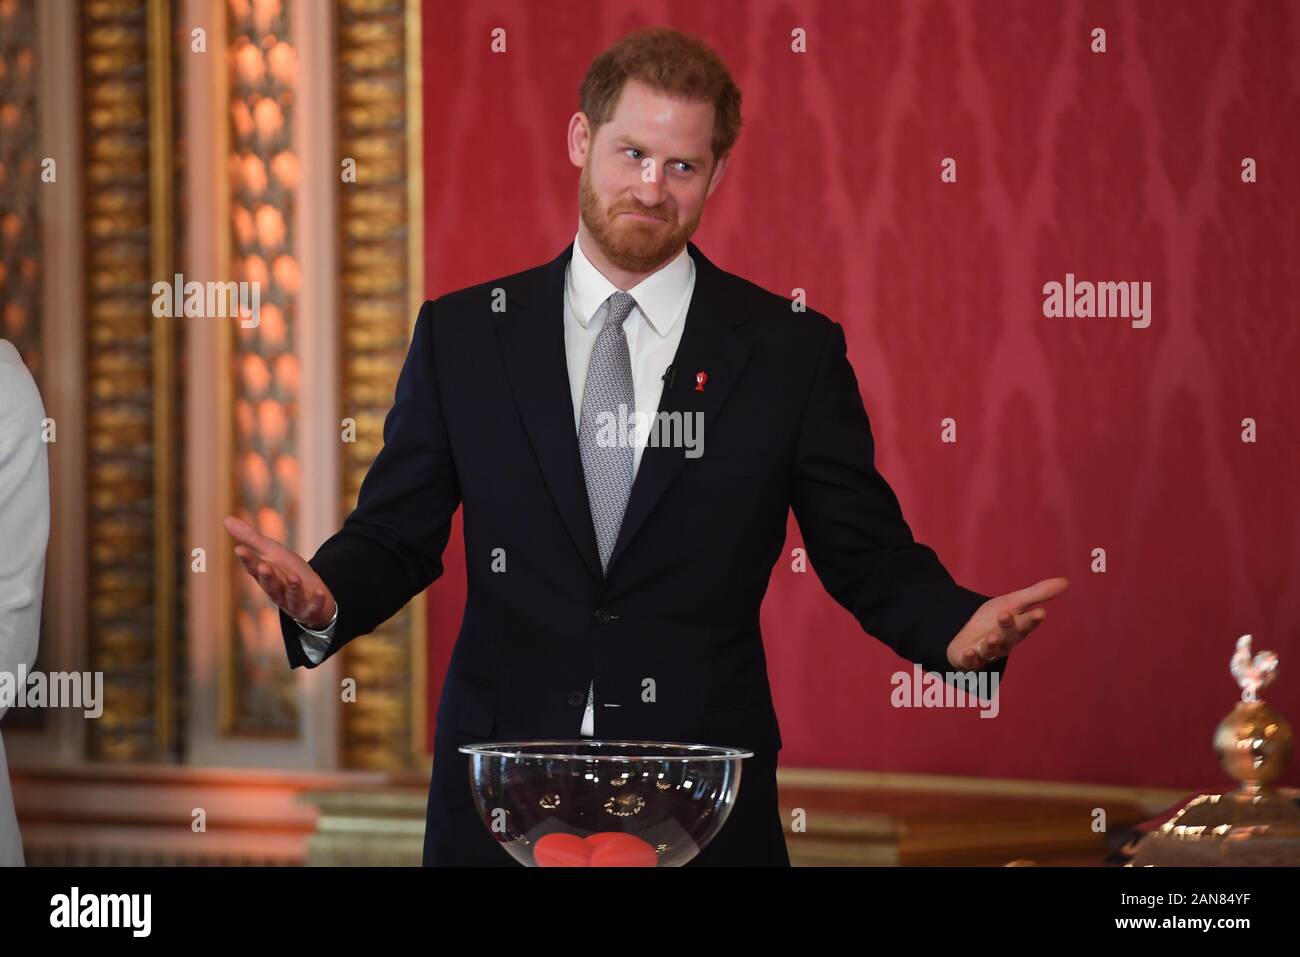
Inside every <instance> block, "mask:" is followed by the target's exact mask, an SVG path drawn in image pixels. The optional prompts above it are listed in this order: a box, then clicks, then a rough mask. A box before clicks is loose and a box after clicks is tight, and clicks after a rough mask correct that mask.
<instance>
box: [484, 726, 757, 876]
mask: <svg viewBox="0 0 1300 957" xmlns="http://www.w3.org/2000/svg"><path fill="white" fill-rule="evenodd" d="M460 751H461V752H462V753H464V754H468V755H469V785H470V789H471V790H472V791H473V794H474V803H475V805H476V806H477V808H478V812H479V816H480V818H482V820H483V823H484V824H485V825H486V826H487V828H488V830H489V832H490V833H491V834H492V836H493V837H494V838H495V839H496V840H497V841H498V842H499V843H500V844H501V846H502V847H503V848H504V849H505V850H506V851H507V852H509V854H510V856H511V857H513V858H514V859H515V860H517V861H519V862H520V863H521V864H525V865H527V866H529V867H636V866H640V867H678V866H681V865H682V864H685V863H686V862H687V861H689V860H691V858H693V857H695V855H696V854H698V853H699V852H700V851H701V850H702V849H703V848H704V847H705V846H706V845H707V844H708V843H709V841H711V840H712V839H713V837H714V836H715V835H716V834H717V833H718V831H719V830H720V829H721V828H722V825H723V824H724V823H725V822H726V820H727V815H729V814H730V813H731V808H732V805H733V804H734V803H735V801H736V795H737V794H738V793H739V791H740V772H741V762H742V761H743V760H744V759H745V758H752V757H753V756H754V752H752V751H744V750H741V749H739V748H722V747H710V746H708V745H703V744H676V743H668V742H663V741H593V740H586V739H584V740H580V741H507V742H498V743H492V744H472V745H465V746H463V747H461V748H460Z"/></svg>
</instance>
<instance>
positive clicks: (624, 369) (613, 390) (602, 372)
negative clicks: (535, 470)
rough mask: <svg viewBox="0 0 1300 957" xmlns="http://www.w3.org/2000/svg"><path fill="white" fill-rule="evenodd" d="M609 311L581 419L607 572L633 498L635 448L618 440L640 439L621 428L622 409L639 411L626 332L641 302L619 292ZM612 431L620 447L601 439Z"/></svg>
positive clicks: (598, 540)
mask: <svg viewBox="0 0 1300 957" xmlns="http://www.w3.org/2000/svg"><path fill="white" fill-rule="evenodd" d="M606 305H607V309H606V311H605V322H604V325H602V326H601V327H600V332H599V333H597V334H596V344H595V345H594V346H593V347H592V350H591V364H590V365H589V366H587V384H586V386H585V387H584V389H583V392H582V415H581V416H580V417H579V419H578V450H579V451H580V452H581V453H582V474H583V477H584V478H585V479H586V482H587V501H588V503H589V504H590V505H591V524H592V526H593V527H594V528H595V530H596V547H597V549H598V550H599V551H600V567H601V569H602V570H608V568H609V558H610V555H612V554H613V552H614V542H615V541H617V539H618V530H619V526H620V525H622V524H623V512H624V510H625V509H626V508H627V499H628V496H629V495H630V494H631V492H632V463H633V447H632V445H631V444H619V442H618V441H617V439H618V437H619V436H621V435H624V434H627V435H629V436H631V435H633V434H634V433H633V432H632V431H631V429H630V425H629V428H628V430H627V432H626V433H625V431H624V429H623V428H622V427H621V426H620V425H619V414H620V410H619V406H620V405H622V406H623V407H624V408H623V410H622V411H623V414H624V415H625V416H631V414H632V413H633V412H634V411H636V391H635V389H634V387H633V384H632V357H631V355H630V354H629V352H628V347H627V333H626V332H625V331H624V330H623V323H624V322H626V321H627V317H628V316H630V315H631V314H632V308H633V307H634V306H635V305H636V300H635V299H633V298H632V297H631V296H629V295H628V294H627V293H625V292H623V291H622V290H619V291H617V292H615V293H614V294H613V295H612V296H610V297H609V299H607V300H606ZM625 421H627V420H625ZM611 428H612V429H613V435H614V436H615V441H614V442H613V443H610V442H608V441H606V442H605V443H604V444H603V445H602V443H601V442H600V441H598V433H600V432H602V431H603V432H605V434H606V437H607V438H608V436H609V434H610V432H609V430H610V429H611Z"/></svg>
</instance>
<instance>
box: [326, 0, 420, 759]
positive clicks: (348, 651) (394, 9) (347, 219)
mask: <svg viewBox="0 0 1300 957" xmlns="http://www.w3.org/2000/svg"><path fill="white" fill-rule="evenodd" d="M336 28H337V29H336V38H337V49H338V53H337V61H338V88H337V94H338V149H339V157H338V163H339V171H340V177H339V179H340V185H339V204H338V209H339V265H340V269H339V272H340V277H341V284H340V289H339V297H340V309H339V316H340V324H341V330H342V336H343V341H342V343H341V349H340V353H341V355H342V360H343V361H342V366H343V368H342V382H341V390H340V397H341V398H340V401H341V410H340V419H344V418H350V419H353V420H355V422H356V441H355V442H345V443H344V446H343V458H342V470H343V488H342V500H343V511H342V515H343V516H346V515H347V513H348V512H349V511H351V510H352V508H353V507H354V506H355V504H356V498H357V493H358V491H359V489H360V487H361V480H362V479H363V478H364V477H365V474H366V471H367V470H368V469H369V468H370V463H371V462H372V461H373V460H374V457H375V455H376V453H377V452H378V451H379V449H380V448H381V447H382V445H383V423H384V416H385V414H386V413H387V411H388V409H389V407H390V406H391V405H392V401H393V392H394V389H395V387H396V384H397V376H398V373H399V372H400V371H401V367H402V361H403V359H404V358H405V356H406V349H407V345H408V344H409V342H410V335H411V329H412V328H413V326H414V322H415V316H416V314H417V313H418V311H419V307H420V304H421V303H422V302H423V301H424V282H423V244H422V242H421V239H422V236H423V230H424V224H423V218H424V217H423V204H422V196H423V189H422V185H423V184H422V168H421V163H420V156H421V150H422V146H423V144H422V143H421V134H420V131H421V128H422V124H421V108H422V107H421V98H420V4H419V0H338V6H337V23H336ZM353 174H354V175H353ZM425 630H426V628H425V608H424V601H423V598H422V597H421V598H417V599H416V600H415V601H413V602H411V603H410V604H409V605H408V606H407V607H406V608H405V609H404V610H403V611H402V612H400V613H399V614H398V615H397V616H395V617H394V618H392V619H391V620H390V621H388V622H386V623H385V624H384V625H383V626H381V627H380V628H379V629H378V630H377V631H376V632H375V633H374V634H373V635H370V636H367V637H366V638H364V639H363V640H360V641H354V642H351V643H349V644H348V646H347V647H346V648H345V649H344V652H343V658H344V661H343V672H342V673H343V674H344V675H346V676H349V677H353V678H355V679H356V681H357V686H358V693H357V701H356V702H355V703H349V704H344V705H342V706H341V707H342V712H341V716H342V720H341V727H342V741H341V751H342V753H341V763H342V765H343V766H344V767H348V768H369V769H390V770H391V769H399V768H405V767H412V766H422V765H424V764H425V763H426V760H427V754H426V748H425V727H424V723H425V715H426V709H425V692H426V684H427V683H426V680H425Z"/></svg>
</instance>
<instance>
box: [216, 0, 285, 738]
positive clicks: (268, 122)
mask: <svg viewBox="0 0 1300 957" xmlns="http://www.w3.org/2000/svg"><path fill="white" fill-rule="evenodd" d="M227 11H228V16H229V19H228V35H229V41H228V44H227V48H226V52H227V55H228V62H229V94H228V95H229V100H228V104H227V106H228V109H227V111H226V112H227V114H228V115H227V116H226V117H224V118H223V120H222V122H224V123H226V124H228V129H229V136H230V140H229V149H228V153H227V161H228V164H229V167H228V168H229V177H230V207H229V213H230V220H229V226H230V264H229V265H230V269H229V276H230V277H231V278H233V279H235V280H236V281H238V282H241V283H249V284H256V287H257V289H258V290H259V298H260V313H259V314H257V315H250V316H246V317H242V318H241V319H240V320H233V319H221V320H213V321H220V322H227V323H229V327H230V330H231V331H230V335H231V336H233V344H232V345H231V352H232V354H231V363H230V367H229V374H230V376H231V380H230V381H231V389H232V392H233V410H234V421H233V434H232V437H231V459H230V460H229V461H230V462H231V464H232V465H233V468H234V503H233V505H234V512H235V514H237V515H239V516H240V517H241V518H243V519H244V520H245V521H247V522H248V523H249V524H251V525H252V526H254V527H255V528H257V529H258V530H259V531H261V532H262V533H263V534H265V535H268V536H270V537H271V538H273V539H275V540H276V541H280V542H292V541H294V540H295V538H296V531H297V526H298V505H299V500H300V462H299V454H298V407H297V406H298V391H299V371H300V370H299V360H298V355H297V351H296V337H297V334H298V328H297V319H298V316H297V300H298V292H299V288H300V283H301V274H300V267H299V262H298V258H297V256H296V253H295V236H294V231H293V222H294V216H293V211H294V205H295V200H296V195H297V184H298V178H299V157H298V153H297V149H296V146H295V144H294V143H293V138H292V135H291V130H292V114H293V111H294V109H295V108H296V97H297V96H298V93H299V90H298V63H297V57H298V53H297V50H296V49H295V46H294V44H293V42H292V24H291V23H290V22H289V10H288V6H287V5H286V4H285V3H284V2H283V0H264V2H261V3H255V4H249V3H245V2H241V0H230V2H229V3H228V4H227ZM223 272H225V271H224V270H223ZM251 288H252V287H251V286H250V287H249V289H250V290H251ZM232 573H233V575H234V580H235V581H234V591H233V596H234V612H233V613H234V628H233V635H232V636H231V640H230V642H229V643H228V644H227V645H225V646H224V649H225V652H226V654H225V660H224V667H223V669H222V671H223V674H222V697H221V712H222V713H221V719H220V724H221V728H222V730H223V732H224V733H226V734H233V735H243V734H251V735H273V736H277V737H297V736H298V735H299V710H300V701H299V697H298V689H297V686H296V684H295V681H294V677H293V675H291V674H290V673H289V670H288V669H287V668H285V667H284V646H283V642H282V640H281V637H280V624H279V615H278V612H277V610H276V608H275V607H274V606H273V605H271V604H270V603H269V602H268V601H267V600H266V596H265V595H263V594H262V592H261V590H260V589H259V588H258V586H257V584H256V583H255V582H254V581H253V580H252V579H251V578H249V577H248V576H247V575H246V574H245V573H244V571H243V569H242V568H240V567H239V566H238V565H235V566H234V567H233V569H232Z"/></svg>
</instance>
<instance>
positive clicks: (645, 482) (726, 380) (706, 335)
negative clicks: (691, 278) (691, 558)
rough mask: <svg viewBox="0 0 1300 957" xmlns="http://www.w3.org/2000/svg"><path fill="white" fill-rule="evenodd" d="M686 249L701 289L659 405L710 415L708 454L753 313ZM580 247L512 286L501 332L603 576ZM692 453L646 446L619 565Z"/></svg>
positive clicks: (570, 517)
mask: <svg viewBox="0 0 1300 957" xmlns="http://www.w3.org/2000/svg"><path fill="white" fill-rule="evenodd" d="M687 250H688V254H689V255H690V257H691V259H693V260H694V262H695V288H694V290H693V291H692V293H691V304H690V307H689V309H688V310H687V312H686V319H685V322H686V325H685V327H684V328H683V330H682V339H681V342H679V343H678V346H677V353H676V356H675V357H674V359H673V370H674V372H675V377H674V382H673V383H672V385H671V386H670V385H669V384H668V383H665V384H664V389H663V394H662V397H661V398H660V400H659V412H660V413H661V414H664V415H671V414H672V413H679V416H680V418H681V419H682V420H683V421H684V420H685V418H686V417H687V416H697V415H698V416H700V417H701V418H702V421H703V422H704V423H705V429H704V435H703V441H704V450H705V454H707V450H708V435H707V432H708V427H709V426H710V424H711V423H712V421H713V419H714V417H715V415H716V414H717V412H718V410H719V409H720V408H721V406H722V403H723V402H724V400H725V399H726V398H727V395H728V394H729V393H730V392H731V389H732V387H733V386H734V385H735V383H736V380H737V379H738V378H739V376H740V372H741V369H742V368H743V367H744V364H745V361H746V359H747V358H748V356H749V345H748V343H747V342H746V341H745V340H744V339H743V338H742V337H740V336H739V335H737V334H736V333H735V332H734V331H732V327H733V326H735V325H738V324H739V323H741V322H743V321H744V320H745V318H746V317H744V316H737V315H735V313H734V310H733V309H730V308H728V304H727V303H726V302H725V301H724V292H725V288H724V287H725V284H726V280H727V276H726V274H725V273H723V272H722V271H721V270H719V269H718V268H717V267H716V266H714V265H713V263H711V262H710V261H709V260H708V259H706V258H705V257H704V254H703V253H701V252H700V251H699V249H698V248H697V247H696V246H695V244H694V243H688V244H687ZM572 256H573V244H572V243H570V244H569V245H568V246H567V247H566V248H565V249H564V251H563V252H561V253H560V254H559V255H558V256H556V257H555V259H553V260H551V262H549V263H547V264H546V265H545V266H542V267H541V268H540V269H537V270H532V271H530V272H529V273H527V274H525V276H524V278H523V279H522V280H521V282H520V283H519V284H518V285H517V286H516V287H515V288H514V290H508V291H507V312H506V316H505V317H504V319H503V321H502V322H501V323H499V324H498V326H497V335H498V339H499V343H500V347H501V353H502V356H503V359H504V361H505V365H506V371H507V373H508V376H509V379H510V386H511V389H512V391H513V394H514V398H515V404H516V405H517V407H518V409H519V414H520V416H521V417H522V418H523V422H524V428H525V429H526V430H527V432H528V437H529V440H530V441H531V442H532V446H533V450H534V452H535V453H536V455H537V460H538V462H539V464H540V466H541V470H542V474H543V475H544V476H545V479H546V484H547V487H548V489H549V490H550V493H551V498H552V499H553V500H554V502H555V506H556V508H557V509H558V510H559V512H560V516H561V517H562V519H563V520H564V525H565V527H566V528H567V529H568V531H569V535H570V537H571V538H572V539H573V543H574V545H575V546H576V547H577V549H578V552H579V554H581V555H582V558H583V561H584V562H585V563H586V565H587V567H588V569H589V570H590V571H591V573H592V575H593V576H594V577H595V578H596V579H597V580H598V581H599V580H600V579H602V578H603V577H604V576H603V574H602V572H601V568H600V554H599V552H598V551H597V549H596V532H595V529H594V528H593V527H592V523H591V507H590V505H589V504H588V502H587V484H586V481H585V479H584V477H583V472H582V456H581V454H580V452H579V451H578V436H577V430H576V429H575V427H574V415H575V411H576V410H575V409H574V408H573V398H572V394H571V391H570V387H569V373H568V363H567V360H566V357H565V353H564V280H565V275H566V271H567V268H568V264H569V260H570V259H571V258H572ZM697 372H705V373H707V375H708V381H707V382H706V383H705V386H704V389H703V390H702V391H699V390H697V389H696V373H697ZM685 452H686V450H685V449H684V448H671V447H667V446H655V445H648V446H647V447H646V448H645V450H644V452H643V453H642V456H641V464H640V466H639V468H638V469H637V474H636V479H635V481H634V482H633V483H632V492H631V496H630V498H629V499H628V504H627V511H626V512H625V513H624V515H623V523H622V526H621V527H620V529H619V535H618V540H617V541H616V542H615V544H614V552H613V554H612V555H611V557H610V569H611V570H612V569H613V567H614V563H615V562H617V561H618V559H619V556H620V555H621V554H622V553H623V552H624V551H626V550H627V547H628V544H629V543H630V542H631V541H632V539H633V537H634V536H635V535H636V533H637V531H638V529H640V527H641V526H642V525H643V524H644V523H645V521H646V519H647V518H648V517H649V516H650V514H651V512H652V511H653V510H654V507H655V505H656V504H657V503H658V502H659V500H660V498H662V497H663V494H664V493H665V492H666V491H667V490H668V488H669V486H670V485H671V484H672V482H673V480H674V479H675V478H676V477H677V473H678V472H679V471H681V469H682V466H683V465H684V464H685V462H686V457H685Z"/></svg>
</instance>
